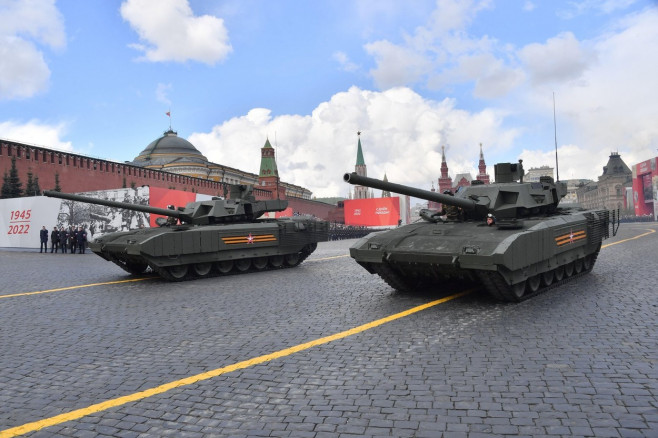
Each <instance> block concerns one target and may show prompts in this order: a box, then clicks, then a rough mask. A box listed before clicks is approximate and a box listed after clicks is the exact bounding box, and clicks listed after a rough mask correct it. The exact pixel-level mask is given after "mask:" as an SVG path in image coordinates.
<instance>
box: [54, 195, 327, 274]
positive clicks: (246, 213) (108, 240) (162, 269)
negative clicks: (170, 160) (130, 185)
mask: <svg viewBox="0 0 658 438" xmlns="http://www.w3.org/2000/svg"><path fill="white" fill-rule="evenodd" d="M252 190H253V187H252V186H247V185H231V186H230V199H221V198H212V200H209V201H199V202H191V203H189V204H187V206H185V207H184V208H182V207H179V208H175V207H173V206H170V208H167V209H164V208H157V207H150V206H146V205H136V204H129V203H124V202H117V201H110V200H103V199H95V198H88V197H85V196H80V195H74V194H67V193H60V192H54V191H45V192H44V195H46V196H51V197H54V198H61V199H68V200H71V201H78V202H85V203H90V204H98V205H105V206H108V207H115V208H124V209H128V210H134V211H141V212H145V213H151V214H157V215H162V216H166V218H164V217H159V218H158V219H157V220H156V223H157V224H158V225H159V226H158V227H154V228H141V229H136V230H130V231H120V232H115V233H108V234H103V235H101V236H100V237H98V238H96V239H94V241H93V242H89V248H90V249H91V250H92V251H93V252H94V253H96V254H98V255H99V256H101V257H103V258H104V259H105V260H108V261H111V262H114V263H116V264H117V265H118V266H120V267H121V268H122V269H124V270H125V271H127V272H129V273H131V274H141V273H143V272H145V271H146V270H147V268H148V267H151V269H152V270H153V271H154V272H157V273H158V274H159V275H160V276H161V277H162V278H164V279H166V280H170V281H181V280H187V279H190V278H199V277H210V276H214V275H222V274H233V273H243V272H248V271H262V270H266V269H277V268H286V267H294V266H297V265H299V264H300V263H301V262H302V261H304V259H306V258H307V257H308V256H309V255H310V254H311V253H312V252H313V251H315V248H316V247H317V243H318V242H324V241H327V240H328V236H329V223H328V222H326V221H316V220H313V219H309V218H304V217H292V218H279V219H258V218H259V217H260V216H262V215H263V214H264V213H266V212H276V211H283V210H285V209H286V207H287V206H288V201H285V200H279V199H274V200H262V201H256V199H255V198H254V196H253V193H252Z"/></svg>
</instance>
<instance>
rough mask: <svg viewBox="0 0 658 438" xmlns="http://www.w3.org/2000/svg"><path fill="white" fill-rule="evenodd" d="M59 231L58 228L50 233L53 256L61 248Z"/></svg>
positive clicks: (54, 228)
mask: <svg viewBox="0 0 658 438" xmlns="http://www.w3.org/2000/svg"><path fill="white" fill-rule="evenodd" d="M58 245H59V231H57V227H53V230H52V231H51V232H50V253H51V254H52V253H53V251H54V252H57V248H59V246H58Z"/></svg>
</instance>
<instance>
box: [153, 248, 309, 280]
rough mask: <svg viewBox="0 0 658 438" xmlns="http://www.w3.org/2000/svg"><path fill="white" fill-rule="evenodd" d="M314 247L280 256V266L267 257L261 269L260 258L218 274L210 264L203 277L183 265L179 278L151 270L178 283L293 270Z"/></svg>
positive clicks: (240, 260)
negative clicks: (256, 261) (257, 264)
mask: <svg viewBox="0 0 658 438" xmlns="http://www.w3.org/2000/svg"><path fill="white" fill-rule="evenodd" d="M316 246H317V244H311V245H307V246H305V247H304V248H303V249H302V250H301V251H299V252H296V253H291V254H285V255H282V256H280V257H281V258H282V262H281V264H278V263H274V264H273V263H272V257H267V264H266V265H265V266H263V267H261V268H258V267H256V266H255V265H254V261H255V260H259V259H260V261H261V262H262V258H260V257H257V258H249V259H239V260H233V265H232V267H231V269H230V270H229V271H228V272H220V271H219V270H218V269H217V267H216V263H212V267H211V269H210V270H209V271H208V273H207V274H204V275H200V274H198V273H197V272H195V270H194V268H193V266H192V265H184V266H187V272H186V273H185V275H183V276H181V277H177V276H174V275H172V273H171V272H170V270H169V269H168V268H157V269H153V272H155V273H157V274H158V275H159V276H160V277H162V278H163V279H165V280H167V281H175V282H179V281H188V280H197V279H202V278H213V277H224V276H227V275H241V274H249V273H252V272H266V271H274V270H278V269H287V268H294V267H296V266H299V265H300V264H301V263H302V262H303V261H304V260H306V259H307V258H308V256H310V255H311V253H313V251H314V250H315V248H316ZM309 247H310V248H309ZM292 256H297V258H296V259H294V261H293V259H291V257H292ZM247 261H248V265H249V266H248V268H247V269H238V267H237V266H236V262H242V263H245V264H247Z"/></svg>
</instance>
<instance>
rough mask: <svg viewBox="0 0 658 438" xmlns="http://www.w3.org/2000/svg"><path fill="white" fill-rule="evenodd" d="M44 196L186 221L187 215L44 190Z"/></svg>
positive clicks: (146, 206) (162, 209) (163, 209)
mask: <svg viewBox="0 0 658 438" xmlns="http://www.w3.org/2000/svg"><path fill="white" fill-rule="evenodd" d="M43 194H44V195H46V196H49V197H51V198H60V199H68V200H69V201H78V202H86V203H88V204H97V205H105V206H106V207H115V208H124V209H126V210H134V211H141V212H144V213H153V214H159V215H162V216H169V217H175V218H177V219H185V217H184V216H185V215H184V214H183V213H181V212H180V211H177V210H169V209H166V208H158V207H150V206H148V205H141V204H129V203H127V202H119V201H110V200H109V199H96V198H89V197H87V196H81V195H74V194H72V193H62V192H55V191H52V190H44V192H43Z"/></svg>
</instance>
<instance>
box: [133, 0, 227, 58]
mask: <svg viewBox="0 0 658 438" xmlns="http://www.w3.org/2000/svg"><path fill="white" fill-rule="evenodd" d="M121 16H122V17H123V19H124V20H126V21H127V22H128V23H129V24H130V26H131V27H132V28H133V29H134V30H135V32H137V34H138V35H139V38H140V41H141V42H140V43H139V44H132V45H131V47H133V48H134V49H136V50H139V51H140V52H143V53H144V56H143V58H142V59H143V60H147V61H153V62H164V61H174V62H186V61H188V60H192V61H198V62H202V63H205V64H209V65H214V64H215V63H217V62H219V61H222V60H224V59H225V58H226V57H227V56H228V54H229V53H231V51H232V50H233V49H232V47H231V44H230V42H229V38H228V30H227V29H226V27H225V26H224V20H222V19H221V18H218V17H215V16H212V15H202V16H195V15H194V13H193V11H192V9H191V8H190V5H189V3H188V1H187V0H128V1H126V2H124V3H123V4H121Z"/></svg>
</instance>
